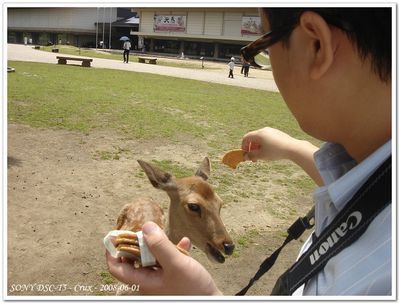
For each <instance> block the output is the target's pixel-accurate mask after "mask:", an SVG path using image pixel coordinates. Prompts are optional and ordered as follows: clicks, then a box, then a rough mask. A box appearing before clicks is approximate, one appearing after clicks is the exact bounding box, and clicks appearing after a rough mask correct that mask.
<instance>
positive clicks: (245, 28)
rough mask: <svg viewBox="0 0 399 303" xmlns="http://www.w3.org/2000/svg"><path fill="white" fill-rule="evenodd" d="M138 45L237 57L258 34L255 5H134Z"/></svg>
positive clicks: (168, 51) (153, 49) (197, 54)
mask: <svg viewBox="0 0 399 303" xmlns="http://www.w3.org/2000/svg"><path fill="white" fill-rule="evenodd" d="M134 10H135V11H137V13H138V15H139V18H140V26H139V31H138V32H131V34H132V35H137V37H138V39H137V41H138V48H139V49H141V48H144V50H145V51H149V52H154V53H165V54H176V55H178V56H179V55H181V54H182V53H183V54H184V55H185V56H190V57H204V58H207V59H212V58H213V59H229V58H231V57H232V56H234V57H237V56H239V53H240V48H241V47H243V46H244V45H246V44H248V43H249V42H251V41H253V40H255V39H256V38H258V37H259V35H260V34H261V32H262V31H261V28H260V27H261V25H260V18H259V16H258V10H257V9H256V8H173V9H171V8H137V9H134Z"/></svg>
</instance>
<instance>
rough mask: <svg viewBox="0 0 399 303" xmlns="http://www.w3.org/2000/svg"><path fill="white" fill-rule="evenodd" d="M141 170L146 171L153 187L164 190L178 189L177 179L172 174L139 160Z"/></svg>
mask: <svg viewBox="0 0 399 303" xmlns="http://www.w3.org/2000/svg"><path fill="white" fill-rule="evenodd" d="M137 162H138V163H139V164H140V166H141V168H142V169H143V170H144V172H145V174H146V175H147V177H148V179H149V180H150V182H151V184H152V186H154V187H155V188H159V189H163V190H171V189H175V188H177V186H176V182H175V177H173V176H172V175H171V174H169V173H167V172H164V171H162V170H160V169H159V168H157V167H155V166H153V165H151V164H150V163H148V162H145V161H143V160H137Z"/></svg>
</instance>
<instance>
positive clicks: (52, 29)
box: [7, 7, 139, 48]
mask: <svg viewBox="0 0 399 303" xmlns="http://www.w3.org/2000/svg"><path fill="white" fill-rule="evenodd" d="M7 13H8V15H7V17H8V28H7V31H8V37H7V42H8V43H24V42H25V41H24V38H25V37H26V38H27V40H28V41H30V42H31V44H36V45H48V44H70V45H74V46H78V47H96V43H97V46H98V47H99V46H100V41H103V43H101V47H104V48H121V45H120V44H121V43H120V41H119V38H120V37H121V36H124V35H130V32H131V31H137V30H138V22H139V21H138V18H135V16H136V14H135V13H132V12H131V10H130V9H128V8H112V7H106V8H104V7H99V8H97V7H87V8H85V7H79V8H77V7H75V8H74V7H58V8H55V7H53V8H50V7H49V8H46V7H37V8H33V7H32V8H29V7H26V8H8V12H7Z"/></svg>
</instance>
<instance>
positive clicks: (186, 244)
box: [177, 237, 191, 251]
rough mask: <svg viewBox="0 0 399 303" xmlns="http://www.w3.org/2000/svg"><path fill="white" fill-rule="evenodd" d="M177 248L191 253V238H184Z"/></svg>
mask: <svg viewBox="0 0 399 303" xmlns="http://www.w3.org/2000/svg"><path fill="white" fill-rule="evenodd" d="M177 246H178V247H180V248H183V249H184V250H187V251H189V250H190V249H191V241H190V239H189V238H187V237H184V238H183V239H181V240H180V242H179V243H178V244H177Z"/></svg>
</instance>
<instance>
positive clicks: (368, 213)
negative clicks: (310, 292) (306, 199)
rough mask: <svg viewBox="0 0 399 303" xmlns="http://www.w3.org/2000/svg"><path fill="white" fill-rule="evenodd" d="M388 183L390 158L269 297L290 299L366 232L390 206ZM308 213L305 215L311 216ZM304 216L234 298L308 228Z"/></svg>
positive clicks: (277, 283)
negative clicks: (285, 296) (282, 296)
mask: <svg viewBox="0 0 399 303" xmlns="http://www.w3.org/2000/svg"><path fill="white" fill-rule="evenodd" d="M391 180H392V170H391V157H389V158H388V159H387V160H386V161H385V162H384V163H383V164H382V165H381V166H380V167H379V168H378V169H377V170H376V171H375V172H374V173H373V174H372V176H371V177H370V178H369V179H368V180H367V181H366V183H365V184H364V185H363V186H362V187H361V188H360V189H359V190H358V191H357V192H356V193H355V195H354V196H353V198H352V199H351V200H350V201H349V202H348V203H347V204H346V205H345V207H344V208H343V209H342V210H341V211H340V212H339V213H338V215H337V216H336V217H335V218H334V220H333V221H332V222H331V224H330V225H328V226H327V227H326V228H325V229H324V230H323V232H322V233H321V234H320V236H319V237H318V238H313V241H312V245H311V246H310V247H309V248H308V250H307V251H306V252H305V253H304V254H302V256H301V257H300V258H299V259H298V261H296V262H295V263H294V264H293V265H292V266H291V267H290V268H289V269H288V270H287V271H286V272H285V273H284V274H282V275H281V276H280V277H279V278H278V280H277V282H276V284H275V286H274V288H273V290H272V293H271V295H292V293H293V292H294V291H295V290H296V289H297V288H298V287H300V286H301V285H303V284H304V283H306V282H307V281H308V280H309V279H311V278H312V277H313V276H314V275H315V274H317V273H318V272H319V271H320V270H322V269H323V268H324V266H325V265H326V263H327V262H328V260H329V259H330V258H332V257H333V256H335V255H337V254H338V253H339V252H340V251H341V250H343V249H344V248H346V247H348V246H349V245H350V244H351V243H353V242H355V241H356V240H357V239H358V238H359V237H360V236H361V235H362V234H363V233H364V232H365V231H366V229H367V227H368V225H369V224H370V222H371V221H372V220H373V219H374V218H375V217H376V216H377V215H378V214H379V213H380V212H381V211H382V210H383V209H384V208H385V207H386V206H387V205H389V204H390V203H391V201H392V195H391V190H392V184H391ZM312 210H313V209H312ZM311 212H312V211H310V212H309V213H308V215H311ZM308 215H307V216H305V217H304V218H299V219H298V220H297V221H295V223H294V224H293V225H292V226H291V227H290V228H289V229H288V237H287V239H286V240H285V241H284V243H283V244H282V246H281V247H280V248H278V249H277V250H276V251H275V252H274V253H273V254H272V255H271V256H270V257H268V258H267V259H266V260H265V261H264V262H263V263H262V264H261V265H260V267H259V270H258V271H257V272H256V274H255V276H254V277H253V278H252V279H251V280H250V281H249V283H248V285H247V286H246V287H244V288H243V289H242V290H241V291H240V292H238V293H237V294H236V295H238V296H242V295H245V294H246V292H247V291H248V289H249V288H250V287H251V286H252V285H253V284H254V283H255V282H256V281H257V280H258V279H259V278H260V277H261V276H263V275H264V274H265V273H266V272H267V271H268V270H269V269H270V268H271V267H272V266H273V264H274V262H275V261H276V259H277V257H278V255H279V254H280V251H281V250H282V248H283V247H284V246H285V245H286V244H287V243H289V242H290V241H291V240H293V239H297V238H299V237H300V235H301V234H302V233H303V232H304V231H305V230H306V229H309V228H311V227H312V225H311V224H310V223H309V220H308V219H309V218H308Z"/></svg>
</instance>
